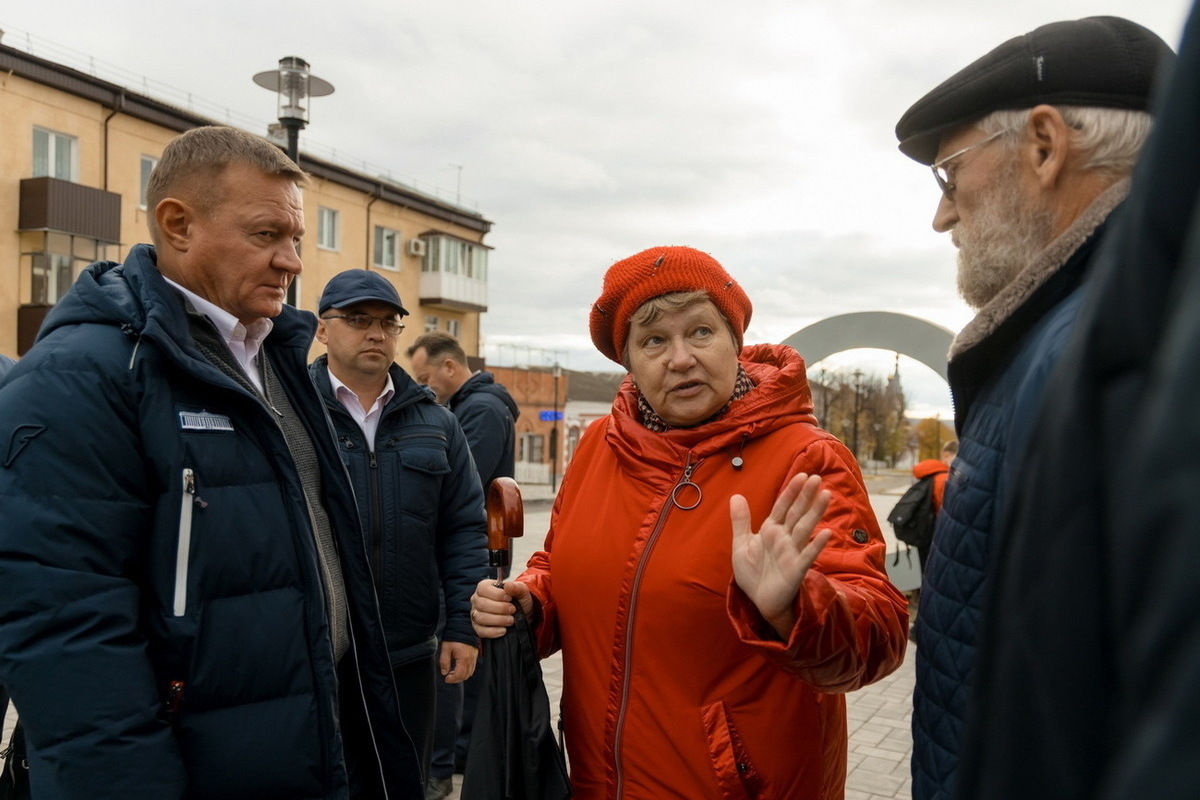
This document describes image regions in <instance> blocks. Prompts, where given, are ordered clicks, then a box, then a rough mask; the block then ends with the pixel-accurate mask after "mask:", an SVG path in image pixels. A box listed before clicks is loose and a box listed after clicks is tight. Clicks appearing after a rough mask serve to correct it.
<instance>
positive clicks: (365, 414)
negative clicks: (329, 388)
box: [327, 368, 396, 453]
mask: <svg viewBox="0 0 1200 800" xmlns="http://www.w3.org/2000/svg"><path fill="white" fill-rule="evenodd" d="M327 369H328V368H327ZM329 383H330V384H332V385H333V396H334V397H336V398H337V400H338V402H339V403H341V404H342V407H343V408H345V409H346V410H347V411H348V412H350V416H351V417H353V418H354V421H355V422H357V423H358V427H359V428H360V429H362V432H363V435H364V436H366V437H367V449H368V450H370V451H371V452H372V453H374V452H375V432H376V431H378V430H379V418H380V417H382V416H383V407H384V406H386V405H387V404H388V401H389V400H391V399H392V395H394V394H395V393H396V386H395V384H393V383H392V376H391V375H390V374H389V375H388V376H387V383H386V384H385V385H384V387H383V391H382V392H381V393H380V394H379V397H376V398H375V402H374V403H373V404H372V405H371V409H370V410H369V411H364V410H363V407H362V401H361V400H359V399H358V395H356V394H355V393H354V392H353V391H351V390H350V387H348V386H347V385H346V384H344V383H342V382H341V381H339V380H338V377H337V375H334V374H333V370H329Z"/></svg>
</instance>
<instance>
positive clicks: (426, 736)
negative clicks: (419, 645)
mask: <svg viewBox="0 0 1200 800" xmlns="http://www.w3.org/2000/svg"><path fill="white" fill-rule="evenodd" d="M392 677H393V678H395V680H396V694H397V695H398V696H399V698H400V718H401V719H402V720H403V721H404V728H405V730H407V731H408V735H409V738H411V739H412V742H413V746H414V747H416V748H417V757H418V758H419V759H420V762H421V774H422V775H424V776H426V777H428V775H429V758H430V754H431V753H432V752H433V729H434V710H435V708H436V706H437V703H436V698H437V682H438V681H440V680H442V677H441V675H439V674H438V669H437V655H436V654H434V655H431V656H428V657H427V658H419V659H417V660H416V661H410V662H408V663H407V664H401V665H400V666H398V667H393V668H392Z"/></svg>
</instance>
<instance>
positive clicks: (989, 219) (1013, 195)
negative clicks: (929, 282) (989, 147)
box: [950, 161, 1054, 310]
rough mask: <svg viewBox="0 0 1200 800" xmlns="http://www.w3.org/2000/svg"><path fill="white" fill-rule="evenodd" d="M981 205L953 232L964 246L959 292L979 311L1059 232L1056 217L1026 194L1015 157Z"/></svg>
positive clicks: (960, 252)
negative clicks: (969, 220)
mask: <svg viewBox="0 0 1200 800" xmlns="http://www.w3.org/2000/svg"><path fill="white" fill-rule="evenodd" d="M978 207H979V211H978V212H977V213H976V214H975V216H974V218H973V220H972V221H971V223H970V224H969V225H967V224H965V223H963V222H961V221H960V222H959V223H958V224H957V225H955V226H954V229H953V230H952V231H951V232H950V238H951V241H953V242H954V244H955V246H957V247H958V293H959V294H960V295H962V298H963V300H965V301H967V304H968V305H969V306H971V307H972V308H973V309H976V310H978V309H981V308H983V307H984V306H986V305H987V304H988V303H989V302H990V301H991V300H992V298H993V297H995V296H996V295H997V294H999V293H1000V290H1002V289H1003V288H1004V287H1005V286H1008V284H1010V283H1012V281H1013V279H1015V278H1016V277H1017V275H1019V274H1020V273H1021V271H1022V270H1023V269H1025V267H1027V266H1028V265H1029V263H1030V262H1031V261H1033V259H1034V256H1036V255H1037V254H1038V253H1039V252H1041V251H1042V249H1043V248H1045V247H1046V245H1048V244H1049V243H1050V240H1051V239H1052V238H1053V234H1054V218H1053V215H1052V214H1051V213H1050V212H1049V211H1048V210H1047V209H1044V208H1040V207H1037V206H1034V205H1031V204H1030V203H1029V202H1028V201H1027V200H1026V198H1025V196H1024V195H1023V193H1022V192H1021V188H1020V184H1019V183H1018V181H1017V164H1016V162H1015V161H1009V162H1008V165H1007V166H1006V167H1005V168H1004V170H1003V172H1002V173H1001V174H1000V175H999V176H997V179H996V181H995V183H993V184H992V185H991V186H989V187H987V188H986V189H985V190H984V194H983V196H982V197H980V202H979V206H978Z"/></svg>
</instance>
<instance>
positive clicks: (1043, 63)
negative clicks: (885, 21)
mask: <svg viewBox="0 0 1200 800" xmlns="http://www.w3.org/2000/svg"><path fill="white" fill-rule="evenodd" d="M1174 55H1175V54H1174V53H1173V52H1172V51H1171V48H1170V47H1168V46H1167V43H1166V42H1164V41H1163V40H1162V39H1160V38H1159V37H1158V36H1157V35H1156V34H1155V33H1154V32H1153V31H1150V30H1148V29H1147V28H1143V27H1142V26H1141V25H1138V24H1137V23H1135V22H1130V21H1129V20H1127V19H1121V18H1120V17H1088V18H1087V19H1077V20H1070V21H1067V22H1052V23H1050V24H1049V25H1043V26H1042V27H1040V28H1037V29H1036V30H1033V31H1030V32H1029V33H1027V34H1025V35H1024V36H1018V37H1016V38H1015V39H1009V40H1008V41H1007V42H1005V43H1004V44H1002V45H1000V46H999V47H997V48H996V49H995V50H993V51H992V52H990V53H988V54H987V55H985V56H984V57H983V58H980V59H978V60H977V61H975V62H974V63H972V64H970V65H969V66H967V67H964V68H963V69H961V70H959V71H958V72H957V73H955V74H954V75H952V76H951V77H950V78H948V79H947V80H945V81H944V82H943V83H942V84H941V85H940V86H938V87H937V88H936V89H934V90H933V91H931V92H930V93H929V94H927V95H925V96H924V97H922V98H921V99H920V100H918V101H917V102H915V103H913V105H912V107H911V108H909V109H908V111H905V112H904V116H902V117H901V118H900V121H899V122H897V123H896V138H897V139H899V140H900V152H902V153H904V154H905V155H906V156H908V157H909V158H912V159H915V160H917V161H919V162H921V163H922V164H932V163H933V160H934V158H935V157H936V156H937V150H938V144H939V140H940V139H941V135H942V134H943V133H945V132H946V131H948V130H949V129H951V128H955V127H958V126H959V125H963V124H966V123H968V122H971V121H972V120H976V119H979V118H981V117H984V116H986V115H988V114H990V113H992V112H993V111H1002V110H1009V109H1020V108H1033V107H1034V106H1036V105H1038V104H1040V103H1048V104H1051V105H1074V106H1092V107H1102V108H1125V109H1134V110H1146V109H1148V108H1149V106H1150V98H1151V94H1152V93H1153V90H1154V87H1155V84H1156V79H1157V77H1158V75H1159V72H1160V70H1161V69H1162V67H1164V66H1165V65H1168V64H1169V63H1170V60H1171V59H1173V58H1174Z"/></svg>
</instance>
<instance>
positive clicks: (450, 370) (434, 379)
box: [407, 331, 521, 489]
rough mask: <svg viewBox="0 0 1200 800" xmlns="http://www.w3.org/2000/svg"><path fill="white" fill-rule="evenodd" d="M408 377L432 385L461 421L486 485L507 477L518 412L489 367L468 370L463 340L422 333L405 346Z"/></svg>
mask: <svg viewBox="0 0 1200 800" xmlns="http://www.w3.org/2000/svg"><path fill="white" fill-rule="evenodd" d="M407 352H408V357H409V359H411V363H412V372H413V378H414V379H415V380H416V381H417V383H420V384H423V385H425V386H428V387H429V388H430V389H432V390H433V394H434V396H435V397H436V398H437V401H438V402H439V403H442V404H444V405H447V406H449V407H450V410H451V411H452V412H453V413H454V416H455V417H456V418H457V419H458V423H459V424H460V425H462V429H463V433H465V434H466V435H467V442H468V443H469V444H470V445H471V455H472V456H474V458H475V467H476V468H477V469H478V470H479V479H480V481H481V482H482V483H483V486H484V488H485V489H486V488H487V486H488V484H490V483H491V482H492V481H494V480H495V479H496V478H501V477H504V478H511V477H513V474H514V465H515V458H516V455H515V453H516V429H515V425H514V423H515V422H516V419H517V417H518V416H520V414H521V411H520V409H519V408H518V407H517V403H516V401H515V400H513V399H512V395H510V394H509V393H508V390H507V389H505V388H504V387H503V386H501V385H500V384H498V383H496V379H495V378H494V377H493V376H492V373H490V372H472V371H471V368H470V367H469V366H468V365H467V354H466V351H464V350H463V348H462V345H461V344H459V342H458V340H457V339H455V338H454V337H453V336H451V335H450V334H448V333H443V332H441V331H432V332H430V333H423V334H421V335H420V336H418V337H417V339H416V341H414V342H413V343H412V345H411V346H410V347H409V348H408V351H407Z"/></svg>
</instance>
